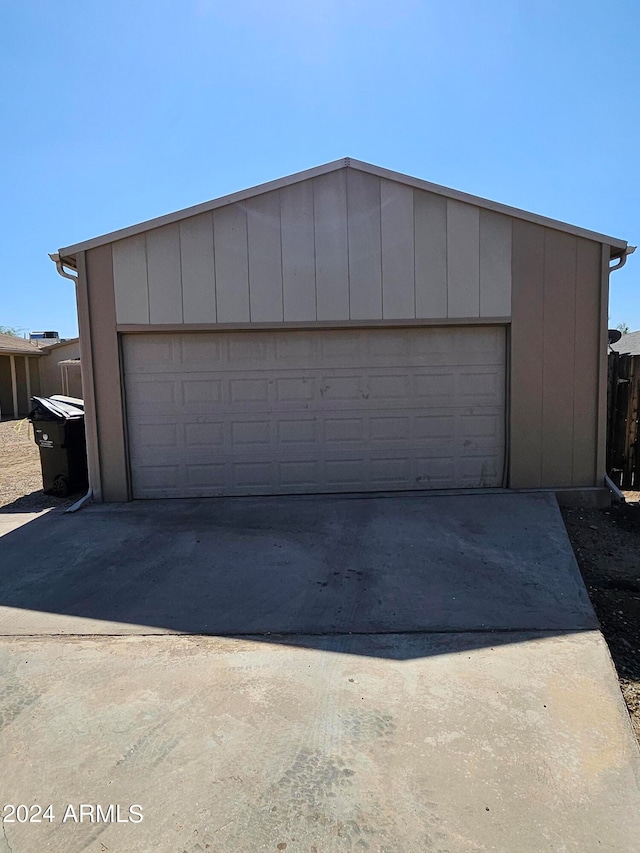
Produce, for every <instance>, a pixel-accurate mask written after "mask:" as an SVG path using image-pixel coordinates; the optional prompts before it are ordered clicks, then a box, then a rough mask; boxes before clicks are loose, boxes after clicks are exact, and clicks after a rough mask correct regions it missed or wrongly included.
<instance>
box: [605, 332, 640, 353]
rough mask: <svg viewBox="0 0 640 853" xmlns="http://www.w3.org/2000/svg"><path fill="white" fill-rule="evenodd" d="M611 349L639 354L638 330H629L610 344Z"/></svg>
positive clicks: (639, 335)
mask: <svg viewBox="0 0 640 853" xmlns="http://www.w3.org/2000/svg"><path fill="white" fill-rule="evenodd" d="M611 349H612V350H615V351H616V352H619V353H628V354H629V355H640V332H629V334H628V335H623V336H622V337H621V338H620V340H619V341H617V342H616V343H615V344H611Z"/></svg>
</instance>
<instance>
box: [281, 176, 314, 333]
mask: <svg viewBox="0 0 640 853" xmlns="http://www.w3.org/2000/svg"><path fill="white" fill-rule="evenodd" d="M280 227H281V229H282V231H281V241H282V289H283V302H284V319H285V320H286V321H287V322H296V321H305V320H307V321H308V320H315V319H316V248H315V227H314V214H313V184H312V183H311V181H305V182H304V183H301V184H294V185H293V186H291V187H286V188H285V189H283V190H281V191H280Z"/></svg>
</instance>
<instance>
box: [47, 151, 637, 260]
mask: <svg viewBox="0 0 640 853" xmlns="http://www.w3.org/2000/svg"><path fill="white" fill-rule="evenodd" d="M343 168H351V169H357V170H359V171H361V172H367V173H369V174H371V175H376V176H377V177H380V178H386V179H388V180H392V181H396V182H399V183H403V184H406V185H408V186H412V187H415V188H416V189H421V190H425V191H427V192H430V193H434V194H435V195H441V196H445V197H446V198H452V199H455V200H457V201H462V202H465V203H467V204H473V205H475V206H476V207H481V208H485V209H487V210H492V211H494V212H497V213H503V214H505V215H506V216H511V217H514V218H516V219H522V220H525V221H527V222H532V223H534V224H536V225H542V226H545V227H547V228H553V229H555V230H557V231H564V232H567V233H569V234H572V235H574V236H577V237H583V238H585V239H587V240H593V241H595V242H597V243H602V244H604V245H608V246H610V247H611V257H612V258H615V257H619V256H620V255H621V254H623V252H625V251H626V248H627V241H626V240H621V239H619V238H617V237H611V236H609V235H607V234H601V233H599V232H597V231H590V230H588V229H586V228H580V227H578V226H576V225H571V224H569V223H567V222H561V221H559V220H556V219H551V218H550V217H547V216H540V215H538V214H536V213H530V212H529V211H526V210H521V209H520V208H517V207H511V206H509V205H506V204H501V203H500V202H496V201H491V200H490V199H485V198H480V197H479V196H474V195H470V194H469V193H465V192H461V191H460V190H454V189H451V188H449V187H443V186H441V185H440V184H432V183H430V182H429V181H423V180H422V179H420V178H413V177H411V176H409V175H403V174H402V173H400V172H394V171H391V170H390V169H384V168H382V167H381V166H374V165H372V164H370V163H364V162H362V161H360V160H353V159H352V158H350V157H343V158H342V159H340V160H334V161H332V162H331V163H326V164H324V165H323V166H316V167H315V168H313V169H306V170H305V171H303V172H296V173H295V174H293V175H288V176H287V177H284V178H278V179H277V180H275V181H269V182H267V183H265V184H259V185H258V186H256V187H250V188H248V189H245V190H240V191H239V192H235V193H231V194H230V195H226V196H221V197H220V198H216V199H212V200H211V201H207V202H203V203H202V204H197V205H194V206H193V207H187V208H184V209H183V210H177V211H175V212H174V213H169V214H166V215H164V216H158V217H155V218H154V219H148V220H146V221H144V222H139V223H137V224H135V225H130V226H128V227H126V228H121V229H119V230H117V231H111V232H109V233H108V234H103V235H101V236H99V237H94V238H92V239H90V240H84V241H83V242H82V243H75V244H73V245H71V246H67V247H66V248H62V249H60V250H59V255H60V258H61V259H62V260H63V261H64V263H65V265H67V266H70V267H71V268H73V269H75V256H76V255H77V254H78V253H79V252H84V251H87V250H89V249H95V248H97V247H98V246H104V245H106V244H109V243H114V242H116V241H117V240H124V239H125V238H127V237H133V236H135V235H137V234H142V233H144V232H146V231H151V230H153V229H154V228H160V227H162V226H163V225H170V224H172V223H174V222H180V221H181V220H183V219H189V218H191V217H192V216H198V215H199V214H201V213H208V212H209V211H211V210H215V209H216V208H219V207H224V206H225V205H228V204H234V203H235V202H238V201H245V200H246V199H248V198H252V197H253V196H257V195H262V194H264V193H268V192H273V191H274V190H278V189H282V188H283V187H287V186H290V185H291V184H296V183H300V182H301V181H306V180H309V179H310V178H316V177H320V176H321V175H325V174H328V173H329V172H334V171H337V170H338V169H343Z"/></svg>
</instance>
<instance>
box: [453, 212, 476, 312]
mask: <svg viewBox="0 0 640 853" xmlns="http://www.w3.org/2000/svg"><path fill="white" fill-rule="evenodd" d="M447 300H448V312H449V317H479V316H480V210H479V209H478V208H477V207H471V205H469V204H462V203H461V202H459V201H452V200H451V199H449V201H448V202H447Z"/></svg>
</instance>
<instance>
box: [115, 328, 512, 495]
mask: <svg viewBox="0 0 640 853" xmlns="http://www.w3.org/2000/svg"><path fill="white" fill-rule="evenodd" d="M157 337H159V338H162V340H161V341H158V340H157ZM461 350H462V354H461V352H460V351H461ZM123 352H124V364H125V384H126V397H127V412H128V437H129V450H130V460H131V475H132V485H133V494H134V496H135V497H178V496H191V497H203V496H207V495H233V494H277V493H292V494H296V493H306V492H322V491H324V492H331V491H360V490H364V491H366V490H393V489H433V488H462V487H474V486H482V485H484V486H497V485H500V483H501V478H502V469H503V461H504V421H505V410H504V387H505V362H504V360H505V336H504V331H503V330H501V329H499V330H494V329H492V328H489V327H485V328H480V327H478V328H471V327H467V328H463V329H389V330H386V329H376V330H357V331H356V330H349V331H342V330H337V331H333V330H332V331H330V332H324V331H323V332H320V331H317V332H310V331H305V332H282V333H280V332H278V333H272V332H260V333H228V332H227V333H197V334H182V335H180V334H175V335H161V336H142V335H128V336H125V337H124V338H123ZM474 352H475V353H476V354H478V359H479V362H475V363H472V362H471V356H470V354H472V353H474ZM149 353H152V354H153V355H154V356H155V357H159V358H160V357H161V358H162V359H165V360H166V359H167V358H169V359H170V362H169V366H170V370H169V371H168V373H165V374H164V376H163V378H160V376H159V375H158V371H157V367H158V364H157V362H154V361H153V358H151V357H149ZM168 354H170V355H168ZM208 354H210V355H211V359H210V361H209V362H208V364H207V356H208ZM231 354H233V360H232V359H231ZM462 356H464V357H463V358H462ZM350 358H351V359H352V360H353V361H354V362H357V363H355V364H354V363H350V361H349V359H350ZM367 359H369V362H368V363H367ZM447 360H448V363H447ZM434 362H435V363H434ZM452 362H460V363H452ZM163 363H164V365H165V366H166V365H167V362H166V361H164V362H163ZM305 364H308V365H309V366H305ZM159 454H161V456H160V457H159Z"/></svg>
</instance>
